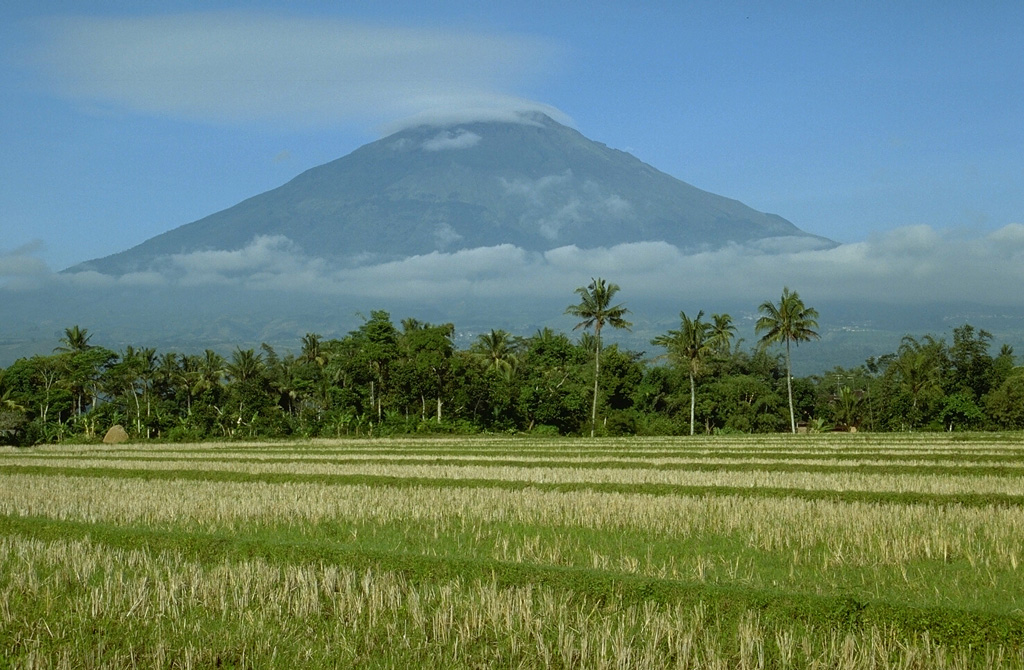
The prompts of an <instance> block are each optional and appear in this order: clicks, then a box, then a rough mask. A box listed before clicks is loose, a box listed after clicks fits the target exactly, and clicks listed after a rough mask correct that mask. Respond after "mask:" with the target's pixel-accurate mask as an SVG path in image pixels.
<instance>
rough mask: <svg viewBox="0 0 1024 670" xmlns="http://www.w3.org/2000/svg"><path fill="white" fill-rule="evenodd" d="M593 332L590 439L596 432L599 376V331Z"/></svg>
mask: <svg viewBox="0 0 1024 670" xmlns="http://www.w3.org/2000/svg"><path fill="white" fill-rule="evenodd" d="M594 332H595V334H596V336H595V337H594V339H595V340H596V341H597V347H596V350H597V353H596V354H595V356H594V402H593V405H592V406H591V408H590V437H594V433H595V431H596V430H597V380H598V378H599V377H600V375H601V329H600V328H596V329H595V330H594Z"/></svg>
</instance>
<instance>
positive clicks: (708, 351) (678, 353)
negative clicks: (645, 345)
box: [651, 311, 735, 435]
mask: <svg viewBox="0 0 1024 670" xmlns="http://www.w3.org/2000/svg"><path fill="white" fill-rule="evenodd" d="M725 316H726V319H727V318H728V315H725ZM703 317H704V312H703V311H700V312H698V313H697V318H695V319H691V318H690V317H688V316H686V312H680V313H679V319H680V326H679V330H670V331H668V333H666V334H664V335H659V336H658V337H656V338H654V339H653V340H651V344H654V345H657V346H660V347H665V349H666V350H667V351H668V354H667V356H668V357H669V358H670V359H671V360H672V361H673V362H674V363H675V364H676V365H678V366H679V367H681V368H685V369H686V371H687V374H688V375H689V377H690V435H693V434H694V418H695V416H694V415H695V412H696V407H697V377H699V376H700V374H701V373H702V372H703V371H704V365H705V362H706V361H707V359H708V357H709V356H711V355H712V354H715V353H720V352H722V351H723V350H728V347H729V339H730V332H731V331H730V326H731V324H730V323H729V321H731V319H728V320H726V319H723V318H722V315H720V314H716V315H715V316H714V320H715V323H709V322H707V321H702V320H701V319H703ZM731 330H735V327H732V329H731Z"/></svg>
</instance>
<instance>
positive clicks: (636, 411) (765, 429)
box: [0, 279, 1024, 445]
mask: <svg viewBox="0 0 1024 670" xmlns="http://www.w3.org/2000/svg"><path fill="white" fill-rule="evenodd" d="M616 290H617V287H616V286H615V285H614V284H607V283H605V282H603V280H596V279H595V280H594V282H593V283H592V284H591V285H590V286H589V287H587V288H582V289H581V291H582V292H581V293H580V295H581V298H583V299H582V300H581V303H580V305H576V306H573V307H572V308H570V310H568V311H570V312H571V313H574V314H577V315H578V316H580V318H581V319H582V320H581V321H580V322H579V323H578V324H577V326H578V327H585V326H588V325H589V327H593V328H594V332H593V334H591V333H583V337H581V338H580V339H579V341H578V342H576V343H574V342H573V341H571V340H570V339H569V337H567V336H566V334H564V333H559V332H556V331H553V330H552V329H550V328H544V329H542V330H539V331H537V332H536V333H535V334H534V335H533V336H531V337H528V338H520V337H514V336H512V335H510V334H509V333H508V332H505V331H501V330H492V331H489V332H488V333H485V334H483V335H480V336H478V337H477V338H476V339H475V340H474V341H473V342H472V343H471V344H470V346H469V347H468V349H466V350H461V351H460V350H458V349H457V348H456V346H455V342H456V341H457V340H456V337H455V335H456V333H455V328H454V326H453V325H452V324H441V325H433V324H430V323H425V322H421V321H418V320H416V319H405V320H403V321H402V324H401V330H399V329H398V328H396V327H395V325H394V324H393V323H392V321H391V318H390V315H389V314H388V313H387V312H383V311H374V312H371V316H370V318H369V319H367V320H366V321H365V322H364V323H363V325H362V326H360V327H359V328H358V329H357V330H355V331H353V332H351V333H349V334H348V335H347V336H345V337H343V338H341V339H329V340H324V339H323V338H321V337H320V336H318V335H316V334H313V333H307V334H306V335H305V336H304V337H303V338H302V339H301V342H299V347H300V348H299V353H298V355H294V354H292V353H290V352H289V353H284V354H279V353H278V352H277V351H275V350H274V349H273V348H272V347H269V346H266V345H263V346H262V347H260V348H259V349H252V348H241V347H239V348H236V349H235V351H233V352H232V353H231V354H230V356H229V357H228V358H227V359H225V357H224V356H222V355H220V354H218V353H216V352H214V351H212V350H206V351H205V352H203V353H202V354H178V353H174V352H158V351H156V350H155V349H152V348H148V347H134V346H128V347H126V348H125V349H124V350H123V351H122V352H120V353H115V352H113V351H110V350H109V349H105V348H103V347H102V346H97V345H95V344H92V342H91V337H90V335H89V333H88V331H87V330H86V329H83V328H77V329H76V328H69V329H67V332H66V333H65V337H64V338H63V339H62V343H63V346H61V347H58V349H59V351H57V352H55V353H54V354H52V355H46V356H33V357H31V358H24V359H19V360H17V361H15V362H14V363H13V364H12V365H11V366H10V367H8V368H7V369H5V370H0V443H2V444H13V445H31V444H39V443H46V442H62V441H85V442H88V441H97V440H99V439H101V438H102V436H103V434H104V433H105V431H106V430H107V429H108V428H109V427H110V426H111V425H113V424H115V423H119V424H121V425H123V426H124V427H125V428H126V429H127V430H128V431H129V433H130V435H131V437H132V438H133V439H136V440H147V439H150V440H170V439H174V440H200V439H210V438H239V439H240V438H257V437H283V436H290V435H294V436H302V437H321V436H322V437H344V436H353V437H355V436H374V435H377V436H379V435H385V434H387V435H394V434H401V433H405V432H408V433H424V432H431V433H433V432H439V433H473V432H480V431H484V432H495V433H517V432H530V431H533V430H535V429H536V428H537V427H539V426H547V427H549V428H548V429H554V430H556V431H557V432H558V433H559V434H562V435H577V434H583V433H586V432H591V433H593V434H595V435H596V434H601V435H605V436H617V435H631V434H638V435H659V434H660V435H680V434H687V433H689V434H692V435H696V434H698V433H704V434H711V433H719V434H722V433H771V432H777V431H780V430H785V429H786V428H787V427H788V428H790V429H792V428H793V426H794V425H795V423H796V422H797V421H800V422H802V423H805V424H807V425H808V426H810V425H812V424H814V423H815V422H817V423H820V424H821V425H822V426H829V427H832V426H835V427H836V428H838V429H850V428H856V429H857V430H869V431H910V430H936V431H937V430H945V431H949V430H954V431H963V430H978V429H986V428H1004V429H1007V428H1008V429H1017V428H1024V409H1022V407H1024V381H1022V379H1024V375H1022V374H1021V370H1020V368H1015V367H1014V365H1015V362H1014V355H1013V351H1012V349H1010V348H1009V347H1006V346H1003V347H1002V348H1001V350H1000V351H999V352H998V355H995V356H993V355H992V354H991V353H990V351H989V349H990V346H991V343H992V336H991V335H990V334H989V333H987V332H986V331H983V330H975V329H974V328H972V327H971V326H969V325H963V326H961V327H958V328H956V329H955V330H954V331H953V345H952V346H948V345H947V344H946V342H945V341H944V340H943V339H941V338H936V337H934V336H932V335H925V336H921V337H913V336H907V337H905V338H903V340H902V341H901V343H900V346H899V348H898V349H897V351H895V352H890V353H886V354H883V355H880V356H874V357H872V358H870V359H868V360H867V361H866V362H865V364H864V365H863V366H860V367H857V368H850V369H841V368H836V369H833V370H831V371H829V372H827V373H825V374H823V375H816V376H811V377H806V378H790V377H789V375H788V374H787V370H788V366H789V355H788V354H789V352H788V344H789V342H791V341H792V342H797V341H801V338H808V339H811V338H813V336H812V334H811V333H813V331H809V330H808V329H809V327H810V325H811V324H813V321H814V317H815V314H816V313H815V312H814V311H813V310H809V309H807V308H806V307H802V303H801V302H799V296H797V295H796V294H795V293H792V292H788V291H784V293H783V299H782V300H780V302H779V304H778V305H776V304H771V305H770V307H771V309H769V308H768V307H766V306H765V305H762V312H763V313H764V314H763V316H762V331H763V332H764V333H765V335H764V337H763V338H762V342H761V344H762V345H764V344H767V343H768V341H769V340H772V338H782V339H780V340H779V341H780V342H784V343H786V344H787V351H784V352H782V353H781V354H780V353H773V352H771V351H770V350H769V349H767V348H766V347H765V346H757V347H755V348H753V349H751V350H743V349H742V348H741V347H740V346H739V345H736V346H733V345H732V337H733V335H734V331H735V327H734V326H733V325H732V319H731V317H729V315H727V314H714V315H712V318H711V320H710V321H704V317H703V313H702V312H699V313H698V314H697V316H696V317H695V318H689V317H687V315H686V314H685V313H681V314H680V328H679V329H678V330H670V331H668V332H667V333H666V334H664V335H661V336H659V337H657V338H655V339H654V340H653V343H654V344H657V345H660V346H663V347H665V351H666V353H665V355H664V356H661V357H659V358H657V359H654V360H644V359H643V355H642V354H640V353H638V352H634V351H629V350H626V349H624V348H622V347H620V346H618V345H614V344H613V345H611V346H607V347H604V346H599V343H600V339H599V337H598V325H599V322H600V323H601V324H612V325H614V323H617V324H619V325H620V326H623V327H624V326H625V325H628V322H625V321H624V320H622V319H623V315H624V314H625V313H626V312H625V309H624V308H623V307H622V306H621V305H618V306H615V307H612V306H610V304H607V303H610V299H611V298H612V296H613V295H614V294H615V292H616ZM584 294H585V297H584ZM598 303H600V304H598ZM766 304H767V303H766ZM602 305H603V306H602ZM598 307H600V309H598ZM592 308H593V310H592ZM577 309H578V310H579V311H578V312H577ZM594 310H596V311H594ZM772 310H774V311H772ZM592 311H594V315H593V317H592V318H591V317H586V318H584V317H583V316H582V315H583V313H584V312H587V313H591V312H592ZM601 314H603V315H604V316H603V317H601V318H599V317H600V315H601ZM785 315H789V317H787V318H788V319H789V321H790V322H793V321H795V322H798V325H799V324H802V325H799V327H797V326H792V325H790V326H786V327H784V324H783V321H785V319H782V317H783V316H785ZM794 315H796V316H799V317H800V318H795V316H794ZM613 317H615V318H613ZM776 317H778V319H781V321H778V322H777V319H776ZM791 317H792V318H791ZM602 318H603V321H602V320H601V319H602ZM613 322H614V323H613ZM769 326H770V327H769ZM786 328H791V329H795V330H794V331H793V332H795V333H798V335H794V337H795V338H796V339H792V338H789V339H787V338H786V337H783V335H782V334H781V333H783V332H784V331H785V330H786ZM787 397H788V401H789V404H790V408H791V409H790V411H789V414H790V416H789V417H788V419H789V420H788V421H787ZM427 422H433V424H434V425H433V426H427V425H426V423H427ZM787 424H788V426H787Z"/></svg>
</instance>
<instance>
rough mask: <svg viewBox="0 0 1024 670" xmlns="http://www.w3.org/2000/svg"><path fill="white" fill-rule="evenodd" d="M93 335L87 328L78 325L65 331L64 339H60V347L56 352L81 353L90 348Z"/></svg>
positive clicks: (55, 349)
mask: <svg viewBox="0 0 1024 670" xmlns="http://www.w3.org/2000/svg"><path fill="white" fill-rule="evenodd" d="M91 339H92V335H90V334H89V330H88V329H87V328H79V327H78V325H77V324H76V325H74V326H71V327H70V328H65V329H64V337H62V338H60V343H61V344H60V346H58V347H56V348H54V351H56V352H61V353H76V354H77V353H81V352H83V351H85V350H86V349H89V348H90V346H91V345H90V344H89V340H91Z"/></svg>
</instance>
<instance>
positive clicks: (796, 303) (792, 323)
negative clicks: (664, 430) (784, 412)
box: [754, 287, 819, 433]
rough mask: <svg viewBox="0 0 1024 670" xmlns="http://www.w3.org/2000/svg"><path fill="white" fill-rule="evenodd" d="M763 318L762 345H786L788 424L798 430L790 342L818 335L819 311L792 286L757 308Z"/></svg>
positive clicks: (759, 324)
mask: <svg viewBox="0 0 1024 670" xmlns="http://www.w3.org/2000/svg"><path fill="white" fill-rule="evenodd" d="M758 311H759V312H760V313H761V318H759V319H758V320H757V323H756V324H755V325H754V330H755V332H757V333H764V335H762V336H761V340H760V344H761V345H762V346H768V345H770V344H775V343H778V342H783V343H785V345H786V391H787V394H788V396H789V424H790V428H791V429H792V431H793V432H794V433H796V414H795V413H794V412H793V365H792V361H791V358H790V344H791V343H794V344H797V345H799V344H800V343H801V342H809V341H810V340H816V339H818V338H819V335H818V333H817V332H815V330H814V329H815V328H817V327H818V310H816V309H814V308H813V307H807V306H806V305H804V301H803V300H801V299H800V296H799V295H798V294H797V292H796V291H793V292H790V290H789V287H784V288H783V289H782V297H781V298H780V299H779V302H778V304H775V303H773V302H772V301H771V300H766V301H765V302H763V303H761V306H760V307H758Z"/></svg>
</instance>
